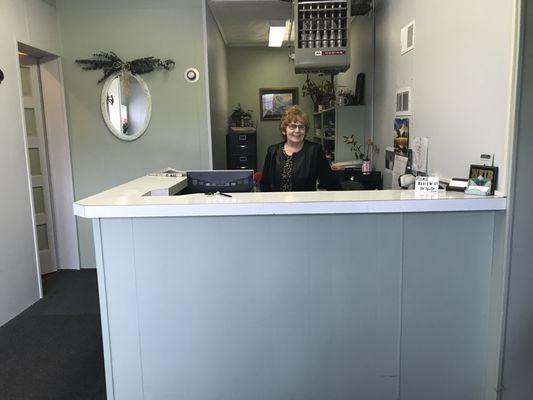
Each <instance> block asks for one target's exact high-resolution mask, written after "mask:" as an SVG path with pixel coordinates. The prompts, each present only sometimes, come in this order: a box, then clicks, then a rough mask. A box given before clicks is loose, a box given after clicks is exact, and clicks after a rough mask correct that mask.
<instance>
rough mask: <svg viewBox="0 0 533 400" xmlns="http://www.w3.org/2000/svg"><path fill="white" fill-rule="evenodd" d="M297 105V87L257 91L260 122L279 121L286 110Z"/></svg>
mask: <svg viewBox="0 0 533 400" xmlns="http://www.w3.org/2000/svg"><path fill="white" fill-rule="evenodd" d="M296 104H298V88H297V87H274V88H260V89H259V112H260V113H261V121H275V120H280V119H281V117H282V115H283V112H284V111H285V109H286V108H288V107H290V106H293V105H296Z"/></svg>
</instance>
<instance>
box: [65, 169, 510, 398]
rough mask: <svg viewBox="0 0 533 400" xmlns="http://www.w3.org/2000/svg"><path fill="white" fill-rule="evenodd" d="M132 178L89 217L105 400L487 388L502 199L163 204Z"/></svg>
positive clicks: (172, 181) (82, 204) (178, 183)
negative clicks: (98, 308) (101, 340)
mask: <svg viewBox="0 0 533 400" xmlns="http://www.w3.org/2000/svg"><path fill="white" fill-rule="evenodd" d="M185 186H186V179H185V178H180V177H178V178H173V177H159V176H146V177H142V178H139V179H137V180H134V181H132V182H129V183H126V184H124V185H121V186H118V187H116V188H113V189H110V190H108V191H105V192H103V193H100V194H97V195H95V196H92V197H89V198H86V199H83V200H80V201H78V202H76V203H75V204H74V210H75V214H76V215H78V216H80V217H84V218H91V219H93V229H94V238H95V245H96V246H95V247H96V259H97V272H98V285H99V295H100V307H101V317H102V331H103V345H104V359H105V371H106V383H107V397H108V399H128V400H131V399H183V400H208V399H217V400H218V399H220V400H230V399H231V400H238V399H243V400H253V399H276V400H277V399H287V400H288V399H301V400H313V399H316V400H325V399H328V400H329V399H391V400H392V399H398V398H401V399H408V400H415V399H428V398H431V399H446V400H449V399H464V398H471V399H485V398H492V397H491V396H492V395H495V394H496V392H495V386H496V381H497V373H498V368H499V366H498V359H499V358H498V357H499V352H500V345H499V343H500V336H499V332H500V327H501V320H500V315H501V307H502V300H501V299H502V296H501V291H502V287H503V280H504V278H503V275H504V274H503V256H502V250H501V247H502V244H501V241H500V237H503V236H502V235H503V232H502V230H503V222H502V221H503V217H504V215H505V209H506V199H505V198H504V197H469V196H465V195H463V194H460V193H448V192H439V194H438V195H435V196H433V197H419V196H416V195H415V194H414V192H412V191H353V192H299V193H234V194H233V193H232V194H231V196H232V197H225V196H221V195H214V196H206V195H203V194H190V195H183V196H172V194H175V193H178V192H179V191H180V190H182V189H183V188H184V187H185Z"/></svg>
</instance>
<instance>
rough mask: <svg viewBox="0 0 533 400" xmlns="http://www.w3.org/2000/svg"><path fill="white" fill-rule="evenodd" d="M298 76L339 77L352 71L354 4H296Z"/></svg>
mask: <svg viewBox="0 0 533 400" xmlns="http://www.w3.org/2000/svg"><path fill="white" fill-rule="evenodd" d="M294 15H295V16H296V21H295V24H296V27H297V33H296V41H295V54H294V66H295V71H296V73H307V72H323V73H337V72H343V71H346V70H347V69H348V68H349V67H350V31H349V28H350V20H349V16H350V1H346V0H321V1H316V0H315V1H309V0H296V1H295V2H294Z"/></svg>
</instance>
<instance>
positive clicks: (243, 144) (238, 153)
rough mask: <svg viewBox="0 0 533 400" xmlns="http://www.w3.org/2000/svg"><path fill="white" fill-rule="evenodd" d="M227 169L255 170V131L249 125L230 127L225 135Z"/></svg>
mask: <svg viewBox="0 0 533 400" xmlns="http://www.w3.org/2000/svg"><path fill="white" fill-rule="evenodd" d="M226 155H227V160H226V162H227V168H228V169H253V170H254V171H256V170H257V133H256V130H255V128H251V127H245V128H240V127H230V128H229V131H228V134H227V135H226Z"/></svg>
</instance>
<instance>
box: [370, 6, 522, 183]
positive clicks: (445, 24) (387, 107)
mask: <svg viewBox="0 0 533 400" xmlns="http://www.w3.org/2000/svg"><path fill="white" fill-rule="evenodd" d="M515 3H516V2H515V1H506V2H501V1H497V0H469V1H468V2H466V3H465V2H464V1H462V0H450V1H445V2H442V1H437V0H429V1H428V0H377V1H376V11H375V12H376V16H375V18H376V49H375V52H376V57H375V85H376V86H375V108H374V138H375V140H376V142H377V144H378V145H379V146H380V147H381V148H382V149H384V148H385V146H392V144H393V121H394V112H395V105H394V101H395V93H396V89H397V88H400V87H405V86H409V87H411V88H412V96H413V115H412V116H411V120H410V135H411V137H413V136H427V137H428V138H429V171H430V172H431V173H434V174H437V175H438V176H440V177H448V178H451V177H466V176H467V175H468V172H469V165H470V164H475V163H478V162H479V156H480V154H481V153H490V154H495V161H496V165H498V166H499V167H500V173H499V181H500V185H499V189H500V190H505V188H506V174H507V166H506V164H507V162H508V161H507V157H508V156H507V153H508V144H507V142H508V138H509V137H510V136H511V135H510V133H509V119H510V100H511V95H512V92H511V73H512V63H513V57H512V56H513V45H514V35H515V26H514V24H513V22H514V20H513V15H514V6H515ZM412 20H416V33H415V49H414V50H413V51H411V52H409V53H407V54H405V55H403V56H401V55H400V29H401V28H402V27H403V26H405V25H407V24H408V23H409V22H411V21H412ZM377 164H378V169H382V166H383V164H384V152H381V153H380V155H379V158H378V160H377ZM389 178H390V177H389ZM389 182H390V179H389Z"/></svg>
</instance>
